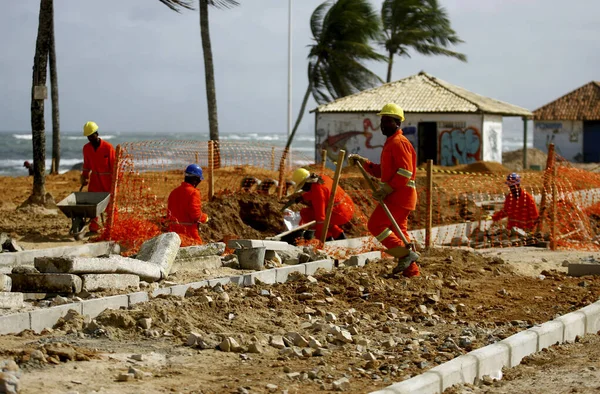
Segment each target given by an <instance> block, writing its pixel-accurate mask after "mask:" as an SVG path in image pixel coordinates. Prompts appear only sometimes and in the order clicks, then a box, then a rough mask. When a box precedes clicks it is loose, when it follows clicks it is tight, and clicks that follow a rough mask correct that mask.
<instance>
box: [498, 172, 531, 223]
mask: <svg viewBox="0 0 600 394" xmlns="http://www.w3.org/2000/svg"><path fill="white" fill-rule="evenodd" d="M506 185H507V186H508V188H509V189H510V193H509V194H508V195H507V196H506V199H505V200H504V207H503V208H502V210H500V211H498V212H496V213H495V214H494V215H493V216H492V220H493V221H494V222H497V221H499V220H501V219H504V218H506V217H508V224H507V227H508V229H509V230H511V229H513V228H514V227H518V228H520V229H523V230H529V231H533V230H534V229H535V227H536V225H537V223H538V218H539V216H540V214H539V212H538V208H537V206H536V205H535V200H534V199H533V196H532V195H531V194H529V193H528V192H526V191H525V190H523V189H522V188H521V176H520V175H519V174H517V173H515V172H513V173H512V174H508V176H507V177H506Z"/></svg>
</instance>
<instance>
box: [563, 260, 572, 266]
mask: <svg viewBox="0 0 600 394" xmlns="http://www.w3.org/2000/svg"><path fill="white" fill-rule="evenodd" d="M569 264H571V263H570V262H569V260H564V261H563V262H562V264H561V265H562V266H563V267H568V266H569Z"/></svg>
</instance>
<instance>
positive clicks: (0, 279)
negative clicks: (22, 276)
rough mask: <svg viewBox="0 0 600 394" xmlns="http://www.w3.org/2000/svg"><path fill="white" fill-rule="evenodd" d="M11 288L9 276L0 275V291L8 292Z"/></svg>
mask: <svg viewBox="0 0 600 394" xmlns="http://www.w3.org/2000/svg"><path fill="white" fill-rule="evenodd" d="M11 287H12V280H11V279H10V276H8V275H5V274H0V291H10V289H11Z"/></svg>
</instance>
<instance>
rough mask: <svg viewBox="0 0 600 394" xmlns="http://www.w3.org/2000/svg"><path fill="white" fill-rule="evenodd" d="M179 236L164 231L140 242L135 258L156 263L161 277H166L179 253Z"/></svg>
mask: <svg viewBox="0 0 600 394" xmlns="http://www.w3.org/2000/svg"><path fill="white" fill-rule="evenodd" d="M180 245H181V238H179V235H178V234H177V233H174V232H170V233H164V234H161V235H159V236H157V237H154V238H152V239H149V240H148V241H146V242H144V243H143V244H142V247H141V248H140V251H139V252H138V254H137V256H136V259H138V260H142V261H147V262H149V263H153V264H156V265H158V266H159V267H160V270H161V273H162V277H163V278H167V277H168V276H169V273H171V268H172V267H173V263H174V262H175V258H176V257H177V254H178V253H179V246H180Z"/></svg>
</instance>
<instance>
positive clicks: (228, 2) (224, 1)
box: [207, 0, 240, 9]
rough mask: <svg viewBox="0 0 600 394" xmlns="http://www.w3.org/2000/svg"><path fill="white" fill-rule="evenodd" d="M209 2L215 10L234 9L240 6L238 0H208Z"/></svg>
mask: <svg viewBox="0 0 600 394" xmlns="http://www.w3.org/2000/svg"><path fill="white" fill-rule="evenodd" d="M207 1H208V5H211V6H213V7H215V8H221V9H225V8H233V7H237V6H238V5H240V3H239V2H237V1H236V0H207Z"/></svg>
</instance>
